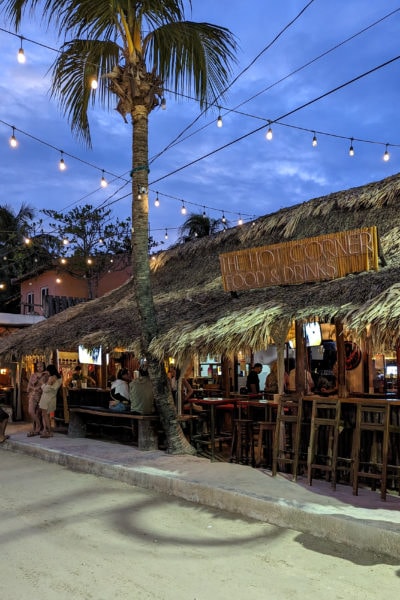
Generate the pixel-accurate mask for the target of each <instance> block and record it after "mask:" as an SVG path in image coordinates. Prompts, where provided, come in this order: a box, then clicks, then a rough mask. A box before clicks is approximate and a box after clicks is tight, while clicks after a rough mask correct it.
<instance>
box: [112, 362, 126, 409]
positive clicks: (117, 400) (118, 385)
mask: <svg viewBox="0 0 400 600" xmlns="http://www.w3.org/2000/svg"><path fill="white" fill-rule="evenodd" d="M130 380H131V379H130V375H129V371H128V369H120V370H119V371H118V373H117V379H116V380H115V381H113V382H112V384H111V390H110V396H111V400H110V403H109V405H108V406H109V408H110V410H114V411H115V412H124V411H126V410H128V411H129V410H130V406H131V401H130V398H129V382H130Z"/></svg>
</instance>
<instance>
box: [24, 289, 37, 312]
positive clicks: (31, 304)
mask: <svg viewBox="0 0 400 600" xmlns="http://www.w3.org/2000/svg"><path fill="white" fill-rule="evenodd" d="M26 304H27V311H28V314H32V313H34V312H35V294H34V293H33V292H28V294H27V295H26Z"/></svg>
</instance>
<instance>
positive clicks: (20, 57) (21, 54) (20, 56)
mask: <svg viewBox="0 0 400 600" xmlns="http://www.w3.org/2000/svg"><path fill="white" fill-rule="evenodd" d="M17 60H18V62H19V64H20V65H23V64H24V63H25V62H26V56H25V52H24V49H23V47H22V46H21V48H20V49H19V50H18V54H17Z"/></svg>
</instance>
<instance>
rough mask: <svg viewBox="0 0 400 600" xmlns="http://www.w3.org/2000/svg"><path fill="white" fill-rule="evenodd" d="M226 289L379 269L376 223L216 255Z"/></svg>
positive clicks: (308, 280)
mask: <svg viewBox="0 0 400 600" xmlns="http://www.w3.org/2000/svg"><path fill="white" fill-rule="evenodd" d="M219 260H220V264H221V272H222V280H223V285H224V289H225V291H227V292H230V291H239V290H250V289H255V288H263V287H269V286H271V285H292V284H298V283H306V282H312V281H325V280H329V279H337V278H338V277H344V276H345V275H347V274H348V273H360V272H362V271H370V270H375V271H377V270H378V234H377V230H376V227H363V228H361V229H353V230H352V231H342V232H339V233H332V234H327V235H321V236H318V237H313V238H306V239H302V240H295V241H292V242H284V243H282V244H274V245H271V246H261V247H259V248H249V249H247V250H239V251H237V252H228V253H226V254H220V256H219Z"/></svg>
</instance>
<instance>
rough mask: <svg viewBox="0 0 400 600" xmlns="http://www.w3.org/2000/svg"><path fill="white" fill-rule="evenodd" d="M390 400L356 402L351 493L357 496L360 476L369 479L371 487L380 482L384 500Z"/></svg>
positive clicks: (374, 487) (373, 487)
mask: <svg viewBox="0 0 400 600" xmlns="http://www.w3.org/2000/svg"><path fill="white" fill-rule="evenodd" d="M389 419H390V403H389V402H387V401H386V402H385V403H384V404H382V403H374V402H373V401H365V402H363V403H360V404H358V405H357V414H356V429H355V438H354V473H353V494H354V495H355V496H357V495H358V485H359V481H360V479H366V480H369V479H370V480H372V485H371V487H372V489H373V490H375V489H376V484H377V483H379V484H380V490H381V498H382V500H386V488H387V464H388V448H389Z"/></svg>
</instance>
